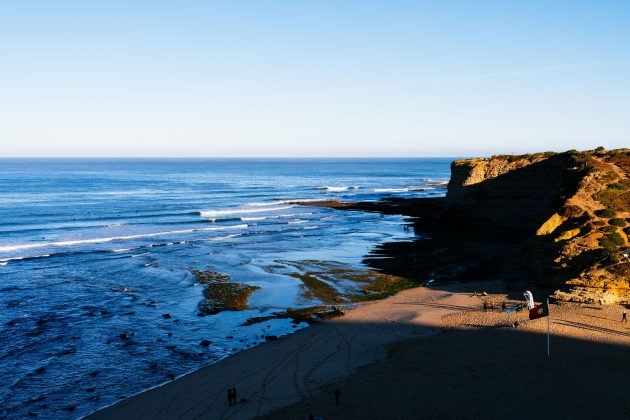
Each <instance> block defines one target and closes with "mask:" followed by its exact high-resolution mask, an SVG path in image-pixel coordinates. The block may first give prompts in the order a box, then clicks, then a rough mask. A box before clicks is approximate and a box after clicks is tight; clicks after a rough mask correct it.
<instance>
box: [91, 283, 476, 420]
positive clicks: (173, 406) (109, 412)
mask: <svg viewBox="0 0 630 420" xmlns="http://www.w3.org/2000/svg"><path fill="white" fill-rule="evenodd" d="M475 305H478V302H476V300H473V299H471V298H470V296H469V293H467V292H465V291H464V289H463V288H462V287H461V286H453V287H451V288H450V289H449V290H433V289H428V288H416V289H411V290H406V291H404V292H402V293H400V294H398V295H396V296H393V297H391V298H388V299H385V300H382V301H377V302H369V303H365V304H362V305H361V306H359V307H358V308H356V309H353V310H351V311H349V312H348V313H347V314H346V315H345V316H343V317H340V318H335V319H332V320H328V321H325V322H323V323H322V324H320V325H314V326H312V327H309V328H306V329H304V330H301V331H298V332H296V333H294V334H291V335H289V336H285V337H281V338H279V339H278V340H274V341H271V342H267V343H264V344H262V345H260V346H257V347H255V348H253V349H250V350H247V351H244V352H241V353H239V354H236V355H234V356H231V357H229V358H227V359H225V360H223V361H221V362H219V363H217V364H215V365H211V366H208V367H205V368H202V369H200V370H198V371H196V372H194V373H191V374H189V375H186V376H184V377H182V378H179V379H177V380H175V381H174V382H171V383H168V384H166V385H164V386H161V387H158V388H155V389H152V390H150V391H147V392H144V393H141V394H139V395H136V396H134V397H132V398H129V399H126V400H124V401H121V402H120V403H118V404H116V405H114V406H111V407H109V408H106V409H104V410H101V411H99V412H97V413H95V414H93V415H91V416H89V418H93V419H99V418H103V419H105V418H129V419H131V418H134V419H155V418H161V419H167V418H168V419H173V418H208V419H218V418H226V419H227V418H234V419H250V418H254V417H257V416H261V415H265V414H268V413H270V412H272V411H274V410H277V409H279V408H282V407H285V406H287V405H290V404H293V403H295V402H297V401H299V400H300V399H303V398H306V397H309V396H312V395H315V394H317V393H318V392H319V389H320V387H321V386H322V385H325V384H327V383H332V382H335V381H339V380H342V379H343V378H345V377H347V376H348V375H350V374H352V373H353V372H355V371H356V369H357V368H358V367H360V366H363V365H366V364H369V363H374V362H376V361H379V360H382V359H383V358H385V357H386V355H387V346H388V345H389V344H391V343H394V342H397V341H401V340H407V339H409V338H413V337H420V336H428V335H432V334H436V333H437V332H438V328H439V326H440V322H441V318H442V317H443V316H444V315H446V314H449V313H452V312H454V311H463V310H468V309H472V308H473V307H474V306H475ZM232 386H234V387H236V388H237V392H238V399H239V400H240V399H241V398H245V399H246V400H247V402H244V403H239V404H237V405H235V406H232V407H230V406H229V405H228V401H227V389H228V388H230V387H232Z"/></svg>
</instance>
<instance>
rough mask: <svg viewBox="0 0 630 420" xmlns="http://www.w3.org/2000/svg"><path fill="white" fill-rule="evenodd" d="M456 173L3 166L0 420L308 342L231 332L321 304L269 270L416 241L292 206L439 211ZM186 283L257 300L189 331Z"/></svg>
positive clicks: (298, 165) (86, 404) (75, 406)
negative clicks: (236, 290)
mask: <svg viewBox="0 0 630 420" xmlns="http://www.w3.org/2000/svg"><path fill="white" fill-rule="evenodd" d="M451 160H452V159H450V158H426V159H98V160H97V159H0V308H1V310H0V372H1V377H2V380H1V381H0V417H3V416H5V417H8V418H23V417H28V416H35V415H37V416H43V417H45V418H52V419H55V418H76V417H79V416H82V415H85V414H87V413H90V412H92V411H94V410H96V409H98V408H100V407H103V406H106V405H109V404H112V403H115V402H116V401H119V400H120V399H123V398H126V397H129V396H131V395H133V394H135V393H138V392H140V391H142V390H144V389H147V388H150V387H153V386H156V385H158V384H160V383H163V382H165V381H168V380H172V379H173V378H175V377H177V376H180V375H183V374H185V373H186V372H189V371H191V370H194V369H197V368H199V367H201V366H204V365H206V364H209V363H213V362H216V361H218V360H220V359H222V358H224V357H227V356H229V355H230V354H233V353H234V352H237V351H241V350H243V349H245V348H247V347H249V346H252V345H254V344H255V342H257V341H256V340H257V338H258V337H261V336H262V335H265V334H266V335H283V334H288V333H290V332H291V331H295V330H296V329H299V328H304V327H306V324H300V325H297V326H295V325H294V324H292V323H291V322H290V321H289V320H287V319H272V320H269V321H267V322H264V323H258V324H253V325H250V326H246V327H244V326H241V324H242V323H243V322H244V321H246V320H247V319H249V318H251V317H257V316H264V315H268V314H270V313H273V312H275V311H282V310H286V308H289V307H292V308H299V307H307V306H313V305H316V304H318V303H320V302H319V301H318V299H317V298H316V297H315V296H312V295H309V294H308V293H306V294H305V293H304V288H303V285H302V284H301V282H300V281H299V280H298V279H297V278H296V277H295V276H291V275H289V274H287V273H283V272H278V271H274V270H273V269H270V267H274V266H277V265H278V264H282V263H286V262H300V261H334V262H336V263H340V264H344V265H348V266H351V267H363V265H362V262H361V261H362V258H363V257H364V256H365V255H366V254H368V253H369V252H370V250H372V249H373V248H374V247H375V246H376V245H378V244H380V243H383V242H387V241H400V240H412V239H413V233H412V232H411V231H410V230H408V229H405V220H404V218H403V217H401V216H389V215H381V214H377V213H369V212H358V211H339V210H332V209H327V208H322V207H313V206H308V205H296V204H292V203H291V202H292V201H294V200H304V201H309V200H323V199H337V200H342V201H355V200H356V201H359V200H360V201H375V200H379V199H382V198H386V197H430V196H441V195H444V193H445V189H444V187H443V186H440V185H438V184H440V183H444V182H446V181H447V180H448V177H449V163H450V161H451ZM297 266H298V265H296V267H297ZM191 269H198V270H213V271H216V272H220V273H222V274H226V275H229V276H231V277H232V279H233V281H236V282H240V283H247V284H250V285H255V286H259V287H260V289H259V290H257V291H256V292H254V293H253V294H252V296H251V297H250V299H249V305H250V306H251V309H248V310H244V311H226V312H221V313H219V314H216V315H212V316H203V317H201V316H199V311H198V308H197V305H198V303H199V302H200V300H201V299H202V292H203V289H204V287H205V286H203V285H199V284H197V283H196V278H195V276H194V275H193V274H192V273H191ZM121 337H123V338H121ZM202 340H209V342H210V345H208V346H200V342H201V341H202Z"/></svg>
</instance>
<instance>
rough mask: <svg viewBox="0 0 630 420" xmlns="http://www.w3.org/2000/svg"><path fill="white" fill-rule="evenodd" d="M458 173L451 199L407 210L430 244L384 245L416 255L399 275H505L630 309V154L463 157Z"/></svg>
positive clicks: (581, 298) (416, 204)
mask: <svg viewBox="0 0 630 420" xmlns="http://www.w3.org/2000/svg"><path fill="white" fill-rule="evenodd" d="M451 171H452V176H451V180H450V182H449V184H448V192H447V196H446V198H445V199H443V200H442V201H438V200H435V199H434V200H432V201H426V202H423V201H422V200H418V201H415V202H413V204H410V207H413V208H412V209H410V210H409V211H408V212H407V214H410V215H415V216H418V219H417V221H416V230H417V232H418V233H419V234H421V235H423V234H424V235H427V236H430V237H431V240H430V241H418V242H416V243H414V244H413V245H412V246H409V247H407V246H405V245H402V244H399V245H389V246H386V247H385V248H386V249H385V251H386V252H385V253H386V254H387V253H389V254H390V255H391V253H395V254H398V255H399V256H400V255H402V254H404V253H405V252H408V253H409V255H410V256H408V257H405V258H407V260H408V261H407V262H406V263H405V270H406V271H407V272H406V273H400V274H407V275H409V273H423V274H420V275H425V276H426V277H432V278H435V279H436V280H440V279H449V278H459V279H467V278H470V279H475V280H479V279H480V277H488V278H503V279H505V280H506V281H508V282H509V283H510V282H511V283H519V282H520V283H526V284H532V283H534V284H536V285H539V286H540V287H545V288H548V289H551V290H558V292H557V293H556V297H557V298H558V299H563V300H573V301H582V302H601V303H612V302H626V303H630V292H629V286H630V285H629V279H630V268H629V263H630V259H629V258H628V257H626V256H624V255H627V254H628V253H630V247H628V245H629V243H628V234H630V231H629V229H630V228H629V227H628V226H629V222H630V176H629V173H630V150H628V149H621V150H615V151H605V150H603V149H598V150H594V151H586V152H576V151H570V152H566V153H539V154H533V155H523V156H494V157H492V158H477V159H467V160H458V161H454V162H453V163H452V165H451ZM410 247H411V248H413V249H411V250H410V249H408V248H410ZM388 248H389V249H388ZM371 262H372V263H374V264H376V265H380V266H382V267H386V268H388V269H391V270H400V269H397V268H396V267H394V265H393V264H390V263H388V262H387V261H380V262H379V261H376V260H374V261H371ZM388 264H390V265H389V266H388Z"/></svg>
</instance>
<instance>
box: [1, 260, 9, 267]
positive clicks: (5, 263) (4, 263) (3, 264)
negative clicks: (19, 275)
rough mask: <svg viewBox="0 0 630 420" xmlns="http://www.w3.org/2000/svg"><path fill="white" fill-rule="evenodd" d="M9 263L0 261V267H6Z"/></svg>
mask: <svg viewBox="0 0 630 420" xmlns="http://www.w3.org/2000/svg"><path fill="white" fill-rule="evenodd" d="M8 263H9V262H8V261H2V262H0V267H4V266H5V265H7V264H8Z"/></svg>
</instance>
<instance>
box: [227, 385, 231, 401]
mask: <svg viewBox="0 0 630 420" xmlns="http://www.w3.org/2000/svg"><path fill="white" fill-rule="evenodd" d="M227 398H228V404H229V405H232V388H228V390H227Z"/></svg>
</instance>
